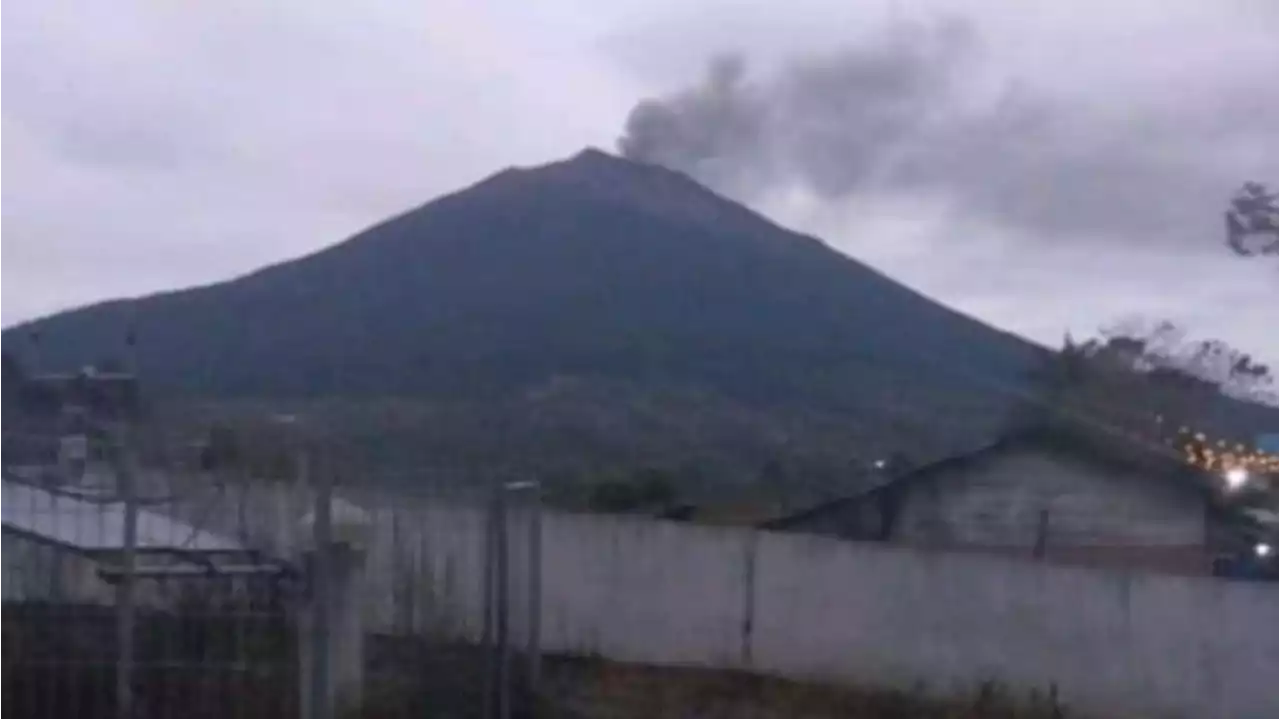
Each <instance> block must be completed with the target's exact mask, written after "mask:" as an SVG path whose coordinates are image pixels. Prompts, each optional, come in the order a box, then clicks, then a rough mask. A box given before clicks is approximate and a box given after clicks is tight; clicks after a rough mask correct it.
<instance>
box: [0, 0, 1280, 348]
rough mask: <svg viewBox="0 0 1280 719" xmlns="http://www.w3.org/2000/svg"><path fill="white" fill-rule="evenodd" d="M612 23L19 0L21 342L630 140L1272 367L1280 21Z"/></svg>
mask: <svg viewBox="0 0 1280 719" xmlns="http://www.w3.org/2000/svg"><path fill="white" fill-rule="evenodd" d="M597 4H598V3H596V2H588V0H541V1H540V2H537V3H531V2H525V1H523V0H490V1H489V2H475V1H474V0H471V1H468V0H432V2H428V3H409V2H404V0H364V1H362V2H332V1H325V0H274V1H273V2H265V3H264V2H260V1H256V0H254V1H250V0H220V1H219V2H204V3H178V2H158V1H157V0H112V1H111V2H107V1H106V0H100V1H99V0H9V4H8V5H5V6H4V9H3V21H4V22H3V23H0V28H3V44H2V45H0V47H2V48H3V65H2V78H0V79H2V81H3V85H2V86H0V87H2V88H3V93H4V97H3V99H4V100H5V102H3V104H2V108H3V133H2V135H0V137H2V138H3V170H4V176H3V179H4V182H3V185H2V186H0V189H2V197H0V209H2V212H3V230H4V232H3V252H4V254H3V260H4V263H3V280H4V283H3V305H2V307H3V320H4V323H5V324H6V325H8V324H11V323H13V322H16V321H20V320H24V319H29V318H32V317H35V316H39V315H41V314H44V313H47V312H51V311H55V310H59V309H64V308H68V307H71V306H75V305H78V304H82V303H86V302H90V301H94V300H98V299H105V298H109V297H116V296H121V295H137V294H144V293H148V292H152V291H156V290H161V289H167V288H176V287H182V286H187V285H191V284H197V283H205V282H211V281H215V280H219V279H225V278H228V277H231V276H234V275H236V274H239V273H243V272H246V271H249V270H251V269H254V268H256V267H258V266H260V265H262V264H265V263H269V262H274V261H279V260H282V259H286V258H290V257H294V256H298V255H301V254H305V253H307V252H310V251H312V250H315V249H318V248H320V247H323V246H325V245H328V244H331V243H333V242H336V241H339V240H341V239H343V238H345V237H347V236H349V235H350V234H352V233H354V232H356V231H358V230H360V229H362V228H363V227H365V226H367V225H369V224H371V223H373V222H375V221H377V220H379V219H381V218H383V217H385V216H387V215H389V214H392V213H395V212H397V211H400V210H403V209H405V208H407V207H409V206H412V205H416V204H420V203H421V202H424V201H426V200H428V199H430V198H432V197H434V196H436V195H438V194H441V193H444V192H447V191H449V190H452V189H455V188H457V187H459V186H461V185H464V184H468V183H471V182H474V181H476V180H478V179H480V178H481V177H483V176H485V175H488V174H490V173H492V172H495V171H497V170H500V169H502V168H504V167H507V166H511V165H529V164H538V163H541V162H545V161H550V160H554V159H558V158H560V157H563V156H567V155H570V154H572V153H574V152H576V151H577V150H578V149H580V148H581V147H583V146H585V145H595V146H598V147H602V148H604V149H609V150H614V149H615V148H617V147H619V145H618V141H619V139H620V138H622V137H625V138H626V140H625V142H624V145H623V147H625V148H626V149H627V150H628V151H629V152H630V153H631V154H633V155H636V156H642V157H644V158H645V159H649V160H653V161H659V162H663V163H665V164H669V165H673V166H677V167H680V168H681V169H685V170H686V171H688V172H690V173H691V174H694V175H695V176H697V177H699V178H700V179H702V180H703V181H705V182H707V183H708V184H711V185H713V186H715V187H716V189H719V190H721V191H723V192H725V193H726V194H730V195H732V196H734V197H735V198H737V199H740V200H742V201H744V202H747V203H748V204H750V205H752V206H753V207H755V208H756V209H758V210H760V211H762V212H764V213H765V214H767V215H769V216H770V217H771V218H773V219H775V220H777V221H779V222H781V223H783V224H786V225H789V226H792V227H795V228H797V229H800V230H803V231H807V232H811V233H813V234H817V235H819V236H820V237H822V238H824V239H825V240H827V241H828V242H829V243H831V244H832V245H834V246H836V247H838V248H840V249H842V250H844V251H846V252H847V253H849V254H850V255H852V256H854V257H856V258H858V259H860V260H862V261H864V262H866V263H868V264H871V265H873V266H875V267H877V268H879V269H881V270H883V271H885V272H887V273H889V274H890V275H892V276H894V277H896V278H898V279H900V280H901V281H903V282H905V283H907V284H909V285H911V286H913V287H915V288H917V289H920V290H922V291H924V292H926V293H928V294H930V295H932V296H934V297H936V298H938V299H940V300H942V301H944V302H946V303H948V304H951V305H953V306H955V307H958V308H960V309H962V310H965V311H967V312H970V313H972V314H975V315H977V316H979V317H982V318H983V319H986V320H987V321H989V322H991V323H993V324H996V325H999V326H1002V327H1005V328H1007V329H1010V330H1013V331H1016V332H1019V333H1022V334H1025V335H1027V336H1030V337H1032V338H1035V339H1038V340H1041V341H1044V342H1050V343H1056V342H1057V341H1058V340H1059V339H1060V338H1061V336H1062V334H1063V332H1064V331H1065V330H1067V329H1071V330H1074V331H1076V332H1077V333H1080V334H1087V333H1089V332H1090V331H1091V330H1093V329H1094V328H1096V327H1097V326H1099V325H1101V324H1107V323H1109V322H1111V321H1112V320H1116V319H1120V318H1124V317H1129V316H1133V315H1144V316H1148V317H1153V318H1161V319H1163V318H1168V319H1172V320H1175V321H1179V322H1182V323H1185V324H1186V325H1187V327H1188V328H1189V329H1190V330H1191V331H1192V332H1193V333H1194V334H1197V335H1203V336H1216V337H1222V338H1224V339H1227V340H1229V341H1231V342H1233V343H1235V344H1237V345H1238V346H1241V347H1242V348H1244V349H1247V350H1249V351H1252V352H1254V353H1256V354H1258V355H1259V356H1261V357H1264V358H1266V359H1268V360H1270V361H1275V360H1276V357H1277V354H1278V353H1277V342H1278V337H1277V334H1278V327H1280V318H1278V316H1277V296H1278V293H1280V289H1278V285H1277V269H1276V262H1275V261H1274V258H1272V259H1269V260H1252V261H1250V260H1243V259H1240V258H1238V257H1235V256H1234V255H1232V254H1230V253H1229V252H1228V251H1227V249H1226V248H1225V247H1224V246H1223V245H1222V243H1221V240H1220V238H1221V234H1222V217H1221V212H1222V209H1223V207H1224V205H1225V202H1226V201H1227V199H1228V198H1229V196H1230V195H1231V193H1232V191H1233V190H1234V189H1235V188H1236V186H1238V185H1239V184H1240V183H1241V182H1243V181H1245V180H1248V179H1260V180H1263V181H1266V182H1269V183H1274V182H1275V179H1276V177H1277V174H1278V170H1277V153H1278V143H1277V135H1278V129H1277V124H1278V122H1280V121H1278V119H1277V85H1278V82H1280V79H1278V71H1277V51H1278V45H1280V34H1278V32H1277V22H1278V21H1277V9H1276V8H1277V5H1276V3H1275V0H1214V1H1213V2H1206V1H1205V0H1126V1H1125V2H1119V3H1102V2H1093V3H1090V2H1083V3H1080V2H1077V3H1043V4H1040V3H1037V4H1035V10H1034V12H1029V10H1028V6H1027V4H1026V3H1023V2H1016V1H1015V0H1007V1H1005V2H997V1H995V0H992V1H990V2H977V1H969V2H959V1H955V2H944V1H941V0H940V1H937V2H908V1H907V0H899V1H898V2H885V3H883V4H878V3H877V2H875V1H874V0H871V1H868V2H857V3H853V2H848V1H847V0H795V1H793V2H791V3H777V2H766V1H765V0H757V1H756V2H729V1H728V0H714V1H708V2H701V3H697V4H695V3H689V2H684V1H683V0H648V1H645V2H641V1H640V0H620V1H617V2H612V3H609V4H608V6H607V7H605V8H600V7H597ZM535 6H536V7H535ZM716 58H722V59H721V60H720V61H716V62H713V61H714V60H716ZM723 58H732V59H731V60H724V59H723ZM646 99H647V100H649V102H647V103H645V104H644V105H643V106H642V107H640V108H638V109H637V108H636V105H637V103H638V102H640V101H642V100H646ZM633 110H634V112H633Z"/></svg>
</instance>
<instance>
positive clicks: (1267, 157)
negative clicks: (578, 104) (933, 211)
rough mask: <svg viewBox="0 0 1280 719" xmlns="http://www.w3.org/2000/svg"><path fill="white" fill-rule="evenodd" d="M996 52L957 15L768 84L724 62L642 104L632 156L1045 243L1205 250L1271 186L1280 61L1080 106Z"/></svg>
mask: <svg viewBox="0 0 1280 719" xmlns="http://www.w3.org/2000/svg"><path fill="white" fill-rule="evenodd" d="M985 50H986V47H985V45H984V43H983V42H982V41H981V38H980V37H979V36H978V34H977V33H976V32H975V31H974V29H973V27H972V26H971V25H969V24H967V23H966V22H964V21H963V20H945V21H941V22H935V23H933V24H928V25H918V24H902V25H898V26H895V27H890V28H889V29H887V30H886V31H885V32H883V33H880V34H879V35H878V37H877V39H875V40H873V41H871V42H868V43H864V44H860V45H857V46H855V47H850V48H847V49H845V50H844V51H842V52H834V53H827V54H820V53H819V54H815V55H813V56H811V57H807V58H804V59H802V60H798V61H794V62H791V63H789V64H786V65H784V66H783V67H781V68H780V69H779V70H777V71H776V72H772V73H768V74H765V75H762V76H753V75H752V74H751V73H750V72H748V67H747V65H746V63H745V61H744V59H743V58H741V57H721V58H717V59H716V60H714V61H713V62H712V63H711V65H710V68H709V70H708V71H707V73H706V75H705V76H704V77H703V78H702V79H701V81H700V82H698V83H696V84H694V85H693V86H692V87H689V88H687V89H684V90H681V91H679V92H675V93H673V94H671V95H669V96H666V97H661V98H657V99H650V100H645V101H643V102H641V103H639V104H637V105H636V107H635V108H634V109H633V110H632V112H631V114H630V116H629V117H628V119H627V122H626V127H625V129H624V132H623V135H622V137H621V138H620V139H619V141H618V149H619V151H620V153H621V154H622V155H624V156H626V157H629V158H631V159H635V160H639V161H643V162H650V163H655V164H660V165H665V166H667V167H671V168H673V169H677V170H680V171H682V172H685V173H687V174H689V175H690V176H692V177H694V178H696V179H698V180H699V181H701V182H703V183H704V184H707V185H708V186H710V187H712V188H713V189H716V190H718V191H720V192H723V193H725V194H727V195H729V196H732V197H735V198H736V199H739V200H742V201H747V202H751V201H753V200H756V199H759V198H760V197H761V196H762V194H763V193H767V192H768V191H770V190H772V189H776V188H801V189H804V190H807V191H808V192H809V193H811V194H812V195H813V196H815V197H818V198H821V199H824V200H826V201H828V202H838V201H842V200H844V199H847V198H850V197H853V196H877V197H896V198H921V197H928V198H933V199H938V200H941V201H942V202H944V203H945V205H946V206H947V207H948V208H951V211H952V212H954V213H955V214H956V216H957V217H958V218H968V219H973V220H976V221H977V222H978V223H979V225H978V226H981V225H988V226H992V225H999V226H1003V227H1005V228H1009V229H1011V230H1013V231H1015V232H1017V233H1020V234H1021V235H1023V236H1026V237H1028V238H1032V239H1043V240H1046V241H1057V240H1061V239H1072V240H1076V239H1079V238H1097V239H1123V240H1125V241H1151V242H1159V243H1169V242H1175V243H1176V242H1184V243H1188V244H1193V243H1204V242H1206V241H1207V240H1206V239H1205V238H1206V237H1209V236H1210V235H1212V233H1214V232H1220V228H1219V227H1218V224H1217V223H1218V222H1219V218H1220V217H1221V211H1222V210H1221V208H1222V207H1223V206H1224V203H1225V202H1226V200H1227V198H1228V197H1229V195H1230V193H1231V192H1232V191H1233V190H1234V188H1236V187H1238V186H1239V184H1240V183H1241V182H1242V181H1243V180H1246V179H1253V178H1255V177H1261V178H1270V177H1274V176H1275V173H1276V163H1275V157H1276V156H1277V149H1278V148H1277V136H1276V131H1275V128H1276V125H1277V122H1280V118H1278V117H1277V90H1276V87H1277V84H1276V81H1275V79H1274V74H1275V71H1274V64H1273V65H1272V66H1271V68H1272V69H1271V70H1269V71H1266V72H1264V71H1256V72H1254V71H1250V72H1242V73H1241V77H1239V78H1224V81H1223V82H1221V83H1219V84H1217V85H1214V86H1210V87H1208V88H1207V89H1202V90H1201V91H1199V92H1197V94H1196V97H1195V100H1194V102H1190V103H1187V102H1182V101H1181V100H1179V99H1173V100H1170V99H1169V96H1170V93H1171V92H1172V93H1176V91H1175V90H1172V89H1171V88H1167V87H1160V88H1152V89H1151V91H1149V92H1146V93H1144V94H1145V97H1144V96H1138V97H1133V96H1125V95H1115V96H1107V95H1105V94H1099V95H1098V96H1097V97H1095V98H1092V100H1091V101H1081V100H1079V99H1078V98H1073V99H1066V98H1065V97H1059V96H1056V95H1053V94H1050V93H1048V92H1046V91H1045V89H1044V88H1037V87H1036V86H1035V85H1034V84H1032V83H1030V82H1029V80H1028V78H1026V77H1020V76H1019V72H1018V71H1019V70H1020V68H1016V67H1012V68H1011V67H993V65H994V63H992V62H989V60H991V57H988V53H986V52H985ZM1268 73H1270V74H1271V75H1272V78H1271V79H1270V80H1269V81H1268V82H1265V83H1264V82H1261V80H1266V79H1267V78H1266V75H1267V74H1268ZM1015 78H1016V79H1017V80H1016V81H1015ZM1156 90H1168V91H1169V92H1166V93H1164V94H1163V95H1160V94H1158V93H1157V92H1156ZM1099 92H1100V93H1105V89H1100V91H1099ZM1175 97H1176V96H1175ZM1179 103H1181V104H1179ZM1174 107H1177V108H1179V109H1178V110H1177V111H1172V110H1171V108H1174ZM1241 148H1245V150H1244V151H1243V152H1242V150H1241ZM1249 148H1255V149H1253V150H1250V149H1249Z"/></svg>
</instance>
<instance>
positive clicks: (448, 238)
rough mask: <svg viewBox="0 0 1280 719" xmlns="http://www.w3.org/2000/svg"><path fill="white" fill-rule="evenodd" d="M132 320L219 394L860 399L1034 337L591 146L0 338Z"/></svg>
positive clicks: (72, 345) (153, 349)
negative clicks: (619, 382)
mask: <svg viewBox="0 0 1280 719" xmlns="http://www.w3.org/2000/svg"><path fill="white" fill-rule="evenodd" d="M130 327H134V328H136V333H137V336H138V338H139V340H138V349H137V360H138V363H139V366H140V368H141V371H142V372H143V374H144V375H145V377H146V381H147V384H148V386H149V387H151V388H155V389H157V390H159V391H162V392H167V393H179V394H188V395H202V396H214V397H233V396H234V397H316V396H331V395H343V396H406V395H409V396H424V397H454V398H456V397H467V398H475V397H482V396H493V395H503V394H507V393H509V392H512V391H516V390H522V389H527V388H529V387H533V386H537V385H538V384H539V383H542V382H545V381H548V380H549V379H551V378H554V377H557V376H566V375H568V376H591V377H603V378H613V379H625V380H629V381H635V382H640V383H648V382H652V383H675V384H681V385H691V386H698V387H707V388H712V389H714V390H716V391H719V392H724V393H726V394H728V395H731V396H734V397H738V398H742V399H745V400H748V401H752V402H768V403H782V404H788V403H795V404H803V405H811V404H813V403H815V402H817V403H818V404H821V405H823V406H831V407H856V406H859V404H860V403H861V401H862V399H863V398H865V395H866V390H867V388H868V387H875V386H883V383H884V377H886V376H890V375H892V376H895V377H901V378H904V379H909V380H910V384H912V385H922V384H923V385H929V386H932V387H947V386H950V387H954V388H959V387H960V385H961V384H972V383H973V380H974V377H980V378H994V379H995V380H997V381H1000V382H1016V381H1017V379H1018V377H1019V376H1020V374H1021V372H1022V370H1023V369H1024V368H1025V367H1026V365H1027V363H1028V361H1029V359H1030V357H1031V356H1032V355H1033V354H1035V353H1036V352H1037V349H1036V348H1034V347H1033V346H1032V345H1030V344H1028V343H1026V342H1024V341H1022V340H1020V339H1017V338H1015V337H1013V336H1010V335H1007V334H1004V333H1001V332H998V331H996V330H993V329H991V328H989V327H987V326H985V325H983V324H981V323H979V322H977V321H975V320H972V319H970V318H968V317H965V316H962V315H960V314H958V313H955V312H953V311H951V310H949V309H947V308H944V307H942V306H940V305H938V304H936V303H934V302H933V301H931V300H929V299H927V298H925V297H923V296H921V295H918V294H916V293H915V292H913V291H911V290H909V289H907V288H905V287H903V286H901V285H898V284H896V283H894V282H893V281H892V280H889V279H888V278H886V277H884V276H882V275H880V274H878V273H876V272H874V271H872V270H871V269H869V268H867V267H865V266H863V265H861V264H859V263H857V262H855V261H853V260H851V259H849V258H847V257H845V256H843V255H841V254H839V253H837V252H835V251H834V250H832V249H830V248H828V247H826V246H825V245H823V244H822V243H821V242H819V241H817V240H815V239H813V238H809V237H806V236H802V235H798V234H795V233H792V232H788V231H786V230H784V229H782V228H780V227H777V226H776V225H773V224H772V223H770V222H768V221H767V220H765V219H764V218H762V217H760V216H758V215H756V214H754V213H752V212H750V211H749V210H747V209H745V208H743V207H742V206H740V205H737V204H734V203H732V202H730V201H728V200H725V199H723V198H721V197H719V196H717V195H715V194H713V193H711V192H710V191H709V190H706V189H705V188H703V187H701V186H700V185H698V184H696V183H695V182H693V181H692V180H690V179H688V178H687V177H685V176H683V175H680V174H678V173H675V172H672V171H669V170H665V169H662V168H658V167H653V166H648V165H641V164H636V163H632V162H629V161H625V160H621V159H618V158H615V157H612V156H609V155H606V154H604V153H601V152H598V151H594V150H588V151H585V152H583V153H581V154H579V155H577V156H575V157H574V158H572V159H570V160H567V161H564V162H560V163H556V164H552V165H548V166H544V167H540V168H534V169H513V170H507V171H504V172H501V173H499V174H497V175H495V176H493V177H491V178H489V179H487V180H485V181H483V182H481V183H479V184H477V185H475V186H473V187H471V188H468V189H466V190H464V191H461V192H458V193H456V194H453V195H449V196H446V197H443V198H441V199H438V200H436V201H434V202H431V203H428V204H427V205H424V206H422V207H420V208H417V209H415V210H412V211H410V212H407V213H405V214H403V215H401V216H398V217H395V218H393V219H391V220H388V221H386V222H384V223H382V224H380V225H377V226H375V227H372V228H370V229H369V230H366V231H365V232H362V233H360V234H358V235H356V236H355V237H353V238H351V239H350V240H347V241H346V242H343V243H340V244H338V245H335V246H332V247H330V248H328V249H325V250H323V251H321V252H318V253H316V254H313V255H310V256H308V257H304V258H302V259H299V260H295V261H292V262H286V263H283V264H279V265H275V266H272V267H268V268H266V269H263V270H261V271H259V272H256V273H254V274H251V275H248V276H245V277H241V278H238V279H235V280H232V281H229V282H226V283H222V284H218V285H212V286H207V287H200V288H194V289H189V290H183V291H179V292H171V293H166V294H160V295H154V296H150V297H144V298H140V299H136V300H127V301H115V302H108V303H103V304H99V305H95V306H91V307H86V308H83V309H78V310H73V311H70V312H65V313H61V314H58V315H55V316H52V317H49V318H46V319H42V320H38V321H36V322H34V323H29V324H28V325H24V326H20V327H14V328H11V329H9V330H6V331H5V333H4V339H5V340H10V342H11V343H12V342H13V341H14V340H17V339H19V336H18V333H26V332H27V331H28V330H38V331H39V332H40V334H41V337H42V340H41V357H42V362H43V363H44V365H45V366H46V367H53V366H57V367H68V366H76V365H79V364H83V363H85V362H89V361H94V360H98V359H100V358H102V357H105V356H110V355H113V354H118V348H119V347H120V346H121V342H122V339H121V338H123V337H124V336H125V335H126V334H127V332H128V330H129V328H130ZM9 346H10V347H14V346H15V345H14V344H10V345H9ZM987 389H988V390H989V388H987Z"/></svg>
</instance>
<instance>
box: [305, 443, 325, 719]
mask: <svg viewBox="0 0 1280 719" xmlns="http://www.w3.org/2000/svg"><path fill="white" fill-rule="evenodd" d="M309 459H310V458H309V457H308V455H307V454H306V453H305V452H304V453H303V454H302V456H301V459H300V465H301V466H300V471H301V472H302V473H303V476H304V478H305V477H306V473H307V471H308V470H309V469H310V467H309V462H308V460H309ZM332 479H333V478H332V477H331V476H330V475H329V473H328V472H327V471H326V470H325V469H324V468H321V469H320V470H319V471H318V472H316V473H315V484H314V489H315V502H314V504H313V509H312V514H311V516H312V520H313V521H312V526H311V534H312V536H311V547H310V550H311V552H310V557H309V561H308V563H307V578H308V585H307V604H308V606H307V612H306V619H307V621H306V624H305V626H304V627H303V636H302V642H303V646H302V649H303V651H302V652H301V655H300V656H299V660H300V661H301V662H302V664H303V666H302V669H303V681H302V682H301V687H300V688H301V690H302V697H301V699H302V715H303V719H332V717H333V706H332V701H331V699H332V696H333V695H332V692H331V682H330V676H329V628H330V621H331V617H330V615H331V611H330V603H331V600H332V591H331V588H330V571H329V570H330V566H329V560H330V556H329V555H330V551H331V547H332V544H333V542H332V538H333V525H332V522H333V517H332V511H333V484H332Z"/></svg>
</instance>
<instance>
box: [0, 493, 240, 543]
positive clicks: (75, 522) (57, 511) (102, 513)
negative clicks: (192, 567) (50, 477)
mask: <svg viewBox="0 0 1280 719" xmlns="http://www.w3.org/2000/svg"><path fill="white" fill-rule="evenodd" d="M0 514H2V515H3V523H4V528H5V529H6V530H13V531H18V532H23V533H25V534H27V535H30V536H33V537H35V538H39V539H43V540H46V541H48V542H51V543H55V544H60V545H63V546H67V547H70V548H74V549H79V550H82V551H87V552H112V551H120V550H121V549H123V547H124V505H122V504H121V503H119V502H111V503H101V502H94V501H87V500H84V499H79V498H76V497H71V496H67V495H66V494H62V493H57V492H52V491H50V490H47V489H41V488H39V487H33V486H31V485H29V484H23V483H21V482H16V481H13V480H11V479H5V480H4V482H3V491H2V492H0ZM137 546H138V549H140V550H143V551H163V550H174V551H182V552H243V551H246V548H245V547H244V546H243V545H242V544H240V543H239V542H237V541H235V540H232V539H228V538H226V537H222V536H219V535H216V534H213V533H211V532H207V531H205V530H203V529H198V528H196V527H193V526H192V525H190V524H187V523H186V522H182V521H179V520H176V519H172V518H170V517H166V516H164V515H162V514H159V513H157V512H154V511H149V510H145V509H144V510H139V512H138V543H137Z"/></svg>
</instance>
